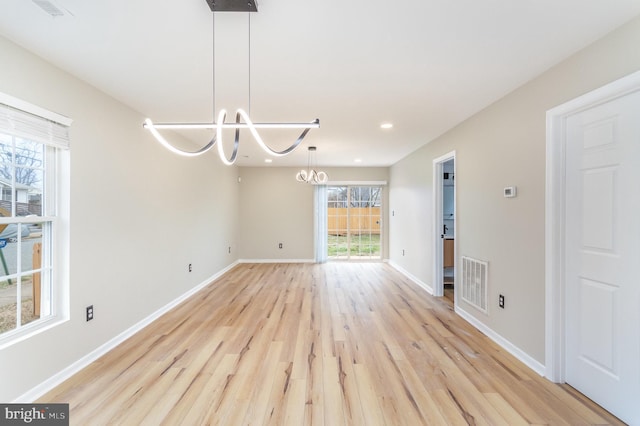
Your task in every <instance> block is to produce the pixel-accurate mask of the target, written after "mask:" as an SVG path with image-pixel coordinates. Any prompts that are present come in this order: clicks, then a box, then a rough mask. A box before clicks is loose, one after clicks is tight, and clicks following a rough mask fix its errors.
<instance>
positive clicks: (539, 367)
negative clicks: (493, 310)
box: [455, 305, 546, 376]
mask: <svg viewBox="0 0 640 426" xmlns="http://www.w3.org/2000/svg"><path fill="white" fill-rule="evenodd" d="M455 312H456V314H458V315H460V316H461V317H462V318H464V320H465V321H467V322H468V323H469V324H471V325H472V326H474V327H475V328H477V329H478V330H480V331H481V332H483V333H484V334H485V335H486V336H487V337H488V338H489V339H491V340H493V341H494V342H496V343H497V344H498V345H500V346H501V347H502V348H503V349H504V350H506V351H507V352H509V353H510V354H511V355H513V356H514V357H516V358H517V359H518V360H520V361H521V362H522V363H524V364H525V365H526V366H527V367H529V368H530V369H532V370H533V371H535V372H536V373H538V374H539V375H541V376H544V375H545V372H546V368H545V366H544V365H543V364H542V363H540V362H539V361H537V360H535V359H533V358H532V357H531V356H529V355H528V354H527V353H526V352H524V351H523V350H522V349H520V348H519V347H517V346H516V345H514V344H513V343H511V342H510V341H508V340H507V339H505V338H504V337H502V336H501V335H499V334H498V333H496V332H495V331H493V330H492V329H491V328H489V327H487V326H486V325H485V324H483V323H481V322H480V321H478V320H477V319H476V318H475V317H473V316H472V315H471V314H469V313H468V312H466V311H465V310H464V309H462V308H460V307H458V306H457V305H456V307H455Z"/></svg>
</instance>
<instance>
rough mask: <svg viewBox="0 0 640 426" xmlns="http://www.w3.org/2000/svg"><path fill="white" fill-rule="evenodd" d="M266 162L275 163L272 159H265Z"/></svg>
mask: <svg viewBox="0 0 640 426" xmlns="http://www.w3.org/2000/svg"><path fill="white" fill-rule="evenodd" d="M264 162H265V163H273V160H272V159H271V158H265V159H264Z"/></svg>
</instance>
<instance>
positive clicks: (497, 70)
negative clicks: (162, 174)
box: [0, 0, 640, 167]
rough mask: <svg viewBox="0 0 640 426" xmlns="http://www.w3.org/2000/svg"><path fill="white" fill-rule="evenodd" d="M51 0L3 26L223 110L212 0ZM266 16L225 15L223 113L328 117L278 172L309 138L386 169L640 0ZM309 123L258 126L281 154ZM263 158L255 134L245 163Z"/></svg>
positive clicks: (143, 93) (14, 35) (138, 96)
mask: <svg viewBox="0 0 640 426" xmlns="http://www.w3.org/2000/svg"><path fill="white" fill-rule="evenodd" d="M51 3H53V4H54V5H55V6H57V7H58V8H59V9H62V10H64V12H65V14H64V16H60V17H55V18H53V17H51V16H50V15H48V14H47V13H45V12H44V11H43V10H42V9H41V8H40V7H38V6H37V5H36V4H35V3H34V2H32V1H29V0H3V1H2V2H0V34H1V35H3V36H4V37H6V38H8V39H10V40H12V41H14V42H15V43H17V44H19V45H21V46H23V47H24V48H26V49H28V50H30V51H32V52H34V53H35V54H37V55H39V56H41V57H43V58H44V59H46V60H47V61H49V62H51V63H53V64H55V65H57V66H58V67H60V68H62V69H64V70H67V71H68V72H70V73H71V74H73V75H75V76H77V77H79V78H80V79H82V80H85V81H87V82H88V83H90V84H91V85H93V86H95V87H97V88H99V89H100V90H102V91H104V92H105V93H107V94H109V95H111V96H113V97H114V98H116V99H118V100H120V101H121V102H123V103H125V104H127V105H129V106H130V107H132V108H133V109H135V110H137V111H139V112H140V113H142V115H144V116H147V117H150V118H151V119H152V120H153V121H154V122H177V121H178V122H207V121H211V120H212V117H213V87H212V86H213V83H212V81H213V73H212V62H213V61H212V56H213V55H212V51H213V46H212V33H213V31H212V28H213V22H212V13H211V11H210V9H209V7H208V5H207V3H206V1H205V0H181V1H175V0H173V1H172V0H109V1H95V0H94V1H87V0H51ZM258 10H259V11H258V13H253V14H252V15H251V17H250V22H251V26H250V31H249V25H248V23H249V17H248V14H247V13H228V12H227V13H216V15H215V40H216V42H215V82H216V84H215V86H216V87H215V104H216V105H215V106H216V108H217V109H218V110H219V109H220V108H225V109H227V110H228V111H229V113H230V117H229V119H233V115H234V112H235V109H236V108H238V107H242V108H245V109H250V115H251V118H252V120H253V121H254V122H270V121H275V122H308V121H312V120H313V119H315V118H319V119H320V124H321V127H320V129H314V130H311V131H310V133H309V134H308V136H307V138H306V139H305V140H304V142H303V144H302V146H301V147H300V148H299V149H297V150H296V151H295V152H294V153H293V154H291V155H289V156H287V157H280V158H275V159H274V160H273V163H271V165H270V167H277V166H300V165H306V163H307V150H306V147H307V146H310V145H314V146H317V147H318V150H317V154H316V161H317V163H318V164H319V165H321V166H389V165H391V164H393V163H395V162H397V161H398V160H400V159H401V158H403V157H405V156H406V155H408V154H409V153H411V152H412V151H414V150H416V149H417V148H419V147H420V146H422V145H424V144H426V143H428V142H430V141H431V140H433V139H434V138H436V137H437V136H439V135H441V134H442V133H444V132H446V131H447V130H449V129H450V128H452V127H453V126H455V125H457V124H458V123H460V122H461V121H463V120H464V119H465V118H467V117H469V116H471V115H473V114H474V113H476V112H477V111H479V110H481V109H482V108H484V107H486V106H487V105H489V104H490V103H492V102H494V101H496V100H497V99H499V98H500V97H502V96H504V95H505V94H507V93H508V92H510V91H511V90H513V89H515V88H516V87H518V86H520V85H521V84H523V83H525V82H526V81H528V80H530V79H531V78H533V77H535V76H537V75H538V74H540V73H542V72H543V71H545V70H546V69H548V68H550V67H551V66H553V65H554V64H556V63H558V62H560V61H561V60H562V59H564V58H566V57H567V56H569V55H571V54H572V53H574V52H576V51H578V50H579V49H581V48H583V47H585V46H587V45H588V44H590V43H591V42H593V41H595V40H597V39H598V38H600V37H602V36H604V35H605V34H606V33H608V32H610V31H611V30H613V29H615V28H616V27H618V26H620V25H622V24H623V23H625V22H627V21H629V20H631V19H632V18H633V17H635V16H636V15H638V14H640V1H638V0H516V1H514V0H480V1H479V0H395V1H393V2H389V1H388V0H387V1H381V0H368V1H364V0H350V1H338V0H259V1H258ZM249 33H250V37H249ZM249 46H250V50H249ZM249 60H250V62H249ZM249 87H250V90H249ZM249 94H250V96H249ZM249 104H250V105H249ZM229 119H228V120H229ZM383 122H391V123H393V125H394V126H393V128H392V129H388V130H383V129H381V128H380V124H382V123H383ZM140 124H141V125H142V123H140ZM298 132H299V131H295V130H287V131H278V130H268V129H263V130H261V131H260V134H261V135H262V137H263V138H264V139H265V142H267V143H268V144H270V145H272V146H273V147H274V148H276V149H283V148H285V147H286V146H288V145H289V144H291V143H292V142H293V141H294V140H295V138H296V137H297V135H298ZM209 137H210V136H209V135H207V134H200V133H194V136H193V140H194V143H197V144H200V145H204V144H205V143H206V142H207V139H208V138H209ZM231 143H232V142H231V141H226V142H225V145H224V146H225V147H226V149H230V145H231ZM207 155H211V156H212V159H213V158H214V157H213V156H214V154H207ZM265 157H266V155H265V154H264V153H263V152H262V151H261V150H259V148H257V145H256V144H255V143H254V142H253V140H252V138H251V136H250V135H249V134H248V133H247V134H246V135H242V138H241V142H240V153H239V160H238V164H239V165H241V166H267V165H266V164H265V163H264V159H265ZM356 159H359V160H360V162H355V161H356ZM213 161H220V160H219V159H214V160H213Z"/></svg>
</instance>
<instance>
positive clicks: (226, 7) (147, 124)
mask: <svg viewBox="0 0 640 426" xmlns="http://www.w3.org/2000/svg"><path fill="white" fill-rule="evenodd" d="M206 1H207V4H208V5H209V8H210V9H211V12H213V13H212V15H213V18H212V22H213V23H212V33H213V36H212V39H213V40H212V44H213V70H214V71H213V74H212V76H213V78H212V80H213V93H212V97H213V110H214V115H215V87H216V82H215V12H217V11H220V12H240V11H245V12H248V16H249V24H248V27H249V105H251V12H257V11H258V9H257V5H256V4H255V3H254V2H251V1H249V2H246V0H227V1H219V2H215V1H213V0H206ZM226 117H227V111H226V110H224V109H222V110H220V113H219V114H218V120H217V121H213V122H212V123H157V124H155V123H154V122H153V121H151V119H149V118H147V119H146V120H145V121H144V124H143V125H142V126H143V127H144V128H145V129H147V130H149V131H150V132H151V134H152V135H153V137H154V138H155V139H156V140H157V141H158V142H159V143H160V144H161V145H162V146H164V147H165V148H167V149H168V150H169V151H171V152H173V153H175V154H178V155H183V156H186V157H195V156H198V155H202V154H204V153H206V152H207V151H209V150H210V149H211V148H213V147H214V146H215V145H216V142H217V143H218V155H219V156H220V159H221V160H222V162H223V163H224V164H226V165H229V166H230V165H232V164H233V163H235V161H236V158H237V156H238V148H239V145H240V129H249V131H250V132H251V135H252V136H253V139H254V140H255V141H256V143H257V144H258V145H259V146H260V148H262V149H263V150H264V152H266V153H267V154H269V155H272V156H275V157H282V156H285V155H287V154H289V153H291V152H292V151H293V150H295V149H296V148H297V147H298V146H299V145H300V143H301V142H302V140H303V139H304V138H305V136H307V133H309V130H311V129H317V128H319V127H320V120H319V119H317V118H316V119H315V120H313V121H311V122H310V123H254V122H252V121H251V119H250V118H249V114H247V113H246V112H245V111H244V110H243V109H240V108H239V109H237V110H236V119H235V122H232V123H225V119H226ZM162 129H172V130H189V129H212V130H215V131H216V133H215V136H214V137H213V138H212V139H211V140H210V141H209V143H207V144H206V145H205V146H203V147H202V148H200V149H197V150H195V151H187V150H183V149H180V148H177V147H175V146H174V145H173V144H171V143H169V142H168V141H167V140H166V139H165V138H164V137H163V136H162V135H161V134H160V132H159V130H162ZM223 129H234V130H235V139H234V144H233V152H232V153H231V157H229V158H227V155H226V154H225V152H224V148H223V146H222V130H223ZM257 129H302V133H300V136H298V139H296V141H295V142H294V143H293V144H292V145H290V146H289V147H288V148H286V149H284V150H282V151H276V150H274V149H272V148H270V147H269V146H268V145H267V144H265V143H264V141H263V140H262V137H260V134H259V133H258V131H257ZM309 149H311V148H309ZM314 150H315V148H314ZM325 176H326V175H325Z"/></svg>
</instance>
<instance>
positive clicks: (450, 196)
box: [433, 152, 456, 304]
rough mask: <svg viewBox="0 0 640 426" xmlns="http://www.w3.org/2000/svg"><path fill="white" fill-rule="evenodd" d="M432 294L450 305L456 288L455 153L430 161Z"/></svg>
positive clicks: (453, 299) (453, 300)
mask: <svg viewBox="0 0 640 426" xmlns="http://www.w3.org/2000/svg"><path fill="white" fill-rule="evenodd" d="M433 173H434V178H433V187H434V188H433V196H434V203H433V204H434V215H433V217H434V222H433V226H434V244H435V247H434V253H435V265H434V289H433V292H434V295H435V296H444V297H445V298H447V299H448V300H450V301H451V303H452V304H453V303H454V302H455V287H456V249H455V248H456V240H455V238H456V235H455V234H456V232H455V229H456V163H455V152H451V153H449V154H446V155H444V156H442V157H439V158H436V159H435V160H433Z"/></svg>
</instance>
